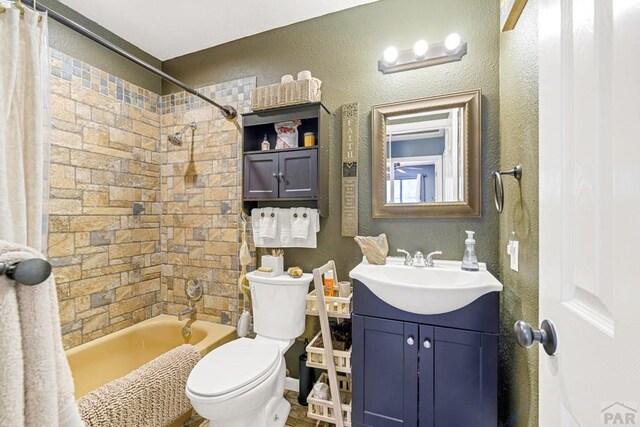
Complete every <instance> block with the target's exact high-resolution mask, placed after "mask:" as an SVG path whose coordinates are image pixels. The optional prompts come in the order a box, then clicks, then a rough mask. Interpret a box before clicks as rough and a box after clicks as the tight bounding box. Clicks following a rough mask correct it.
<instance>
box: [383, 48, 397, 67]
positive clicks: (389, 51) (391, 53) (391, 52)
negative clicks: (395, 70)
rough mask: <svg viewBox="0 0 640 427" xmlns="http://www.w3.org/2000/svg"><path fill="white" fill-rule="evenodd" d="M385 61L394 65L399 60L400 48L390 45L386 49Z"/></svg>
mask: <svg viewBox="0 0 640 427" xmlns="http://www.w3.org/2000/svg"><path fill="white" fill-rule="evenodd" d="M383 60H384V63H385V64H387V65H393V64H395V63H396V61H397V60H398V49H396V48H395V47H393V46H389V47H388V48H386V49H385V50H384V55H383Z"/></svg>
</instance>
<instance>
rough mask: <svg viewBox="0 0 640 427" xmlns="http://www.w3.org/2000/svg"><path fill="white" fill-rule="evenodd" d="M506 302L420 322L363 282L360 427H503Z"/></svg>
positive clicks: (357, 356) (357, 393) (359, 292)
mask: <svg viewBox="0 0 640 427" xmlns="http://www.w3.org/2000/svg"><path fill="white" fill-rule="evenodd" d="M498 295H499V294H498V293H497V292H494V293H491V294H487V295H485V296H483V297H480V298H479V299H477V300H476V301H474V302H473V303H471V304H469V305H468V306H466V307H463V308H461V309H459V310H456V311H454V312H451V313H444V314H441V315H416V314H412V313H407V312H404V311H401V310H398V309H396V308H394V307H392V306H390V305H388V304H386V303H385V302H383V301H382V300H380V299H379V298H377V297H376V296H375V295H374V294H373V293H372V292H371V291H370V290H369V289H368V288H367V287H366V286H365V285H363V284H362V283H360V282H358V281H355V282H354V294H353V297H354V315H353V350H352V351H353V354H352V365H353V366H352V371H353V414H352V421H353V424H352V425H353V426H356V427H396V426H397V427H401V426H402V427H418V426H419V427H446V426H478V427H481V426H495V425H497V381H498V335H497V328H498V301H499V300H498V298H499V296H498Z"/></svg>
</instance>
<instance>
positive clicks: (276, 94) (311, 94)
mask: <svg viewBox="0 0 640 427" xmlns="http://www.w3.org/2000/svg"><path fill="white" fill-rule="evenodd" d="M321 85H322V82H321V81H320V80H318V79H316V78H313V79H311V80H308V79H305V80H295V81H292V82H289V83H276V84H273V85H268V86H260V87H257V88H255V89H253V90H252V91H251V109H252V110H253V111H260V110H268V109H272V108H280V107H288V106H290V105H298V104H308V103H310V102H320V97H321V92H320V86H321Z"/></svg>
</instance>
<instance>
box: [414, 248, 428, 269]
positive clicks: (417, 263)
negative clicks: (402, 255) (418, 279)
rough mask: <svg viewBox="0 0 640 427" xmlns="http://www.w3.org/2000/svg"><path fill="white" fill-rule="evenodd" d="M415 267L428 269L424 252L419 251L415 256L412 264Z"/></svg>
mask: <svg viewBox="0 0 640 427" xmlns="http://www.w3.org/2000/svg"><path fill="white" fill-rule="evenodd" d="M411 265H413V266H414V267H426V266H427V265H426V264H425V263H424V255H423V254H422V252H420V251H417V252H416V253H415V254H413V262H412V263H411Z"/></svg>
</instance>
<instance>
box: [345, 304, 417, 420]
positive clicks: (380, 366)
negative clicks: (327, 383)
mask: <svg viewBox="0 0 640 427" xmlns="http://www.w3.org/2000/svg"><path fill="white" fill-rule="evenodd" d="M418 345H419V337H418V325H417V324H415V323H405V322H400V321H396V320H386V319H378V318H374V317H366V316H358V315H353V354H352V358H353V363H352V366H353V368H352V375H353V400H352V408H353V413H352V420H353V425H354V426H358V427H362V426H366V427H401V426H402V427H416V426H417V425H418V424H417V421H418V420H417V418H418V416H417V415H418V412H417V411H418V408H417V403H418V402H417V400H418Z"/></svg>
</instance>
